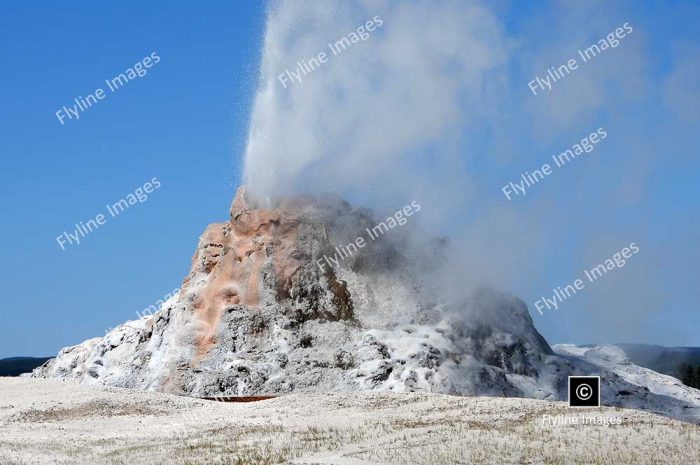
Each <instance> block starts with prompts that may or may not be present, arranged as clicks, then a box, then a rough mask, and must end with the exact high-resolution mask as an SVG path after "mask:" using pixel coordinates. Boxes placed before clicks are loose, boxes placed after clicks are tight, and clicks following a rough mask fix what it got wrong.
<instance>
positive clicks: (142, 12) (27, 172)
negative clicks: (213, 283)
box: [0, 1, 264, 357]
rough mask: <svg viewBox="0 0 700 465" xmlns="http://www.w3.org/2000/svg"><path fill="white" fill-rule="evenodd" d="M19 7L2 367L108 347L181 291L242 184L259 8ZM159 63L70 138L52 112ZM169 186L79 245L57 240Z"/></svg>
mask: <svg viewBox="0 0 700 465" xmlns="http://www.w3.org/2000/svg"><path fill="white" fill-rule="evenodd" d="M205 3H207V5H206V6H203V4H202V3H201V2H187V4H186V2H169V1H167V2H166V1H163V2H140V1H127V2H119V3H113V2H112V3H106V2H76V1H67V2H44V3H43V4H41V5H40V4H37V3H32V2H11V4H10V2H7V3H4V4H3V13H2V15H0V37H1V38H2V50H3V51H2V64H1V66H2V69H1V73H0V83H1V84H2V85H1V87H2V99H1V100H0V102H1V104H0V107H2V109H3V110H2V116H1V117H0V118H1V119H0V121H1V125H2V171H1V173H0V183H1V184H2V189H1V191H0V192H2V200H1V204H2V230H1V232H0V234H1V235H2V236H1V243H2V246H1V247H0V251H1V252H0V257H1V258H0V262H1V263H2V272H1V277H0V281H1V284H0V289H2V295H3V296H4V298H3V301H4V304H3V305H2V308H1V309H0V319H1V321H2V323H1V324H0V357H5V356H11V355H42V354H53V353H55V352H56V351H57V350H58V349H59V348H60V347H62V346H66V345H72V344H74V343H77V342H80V341H81V340H84V339H87V338H90V337H95V336H99V335H102V334H104V331H105V330H106V329H107V328H109V327H113V326H115V325H117V324H120V323H122V322H124V321H125V320H128V319H134V318H136V313H135V312H136V311H140V310H142V309H143V308H144V307H147V306H148V305H150V304H152V303H154V302H155V301H156V300H157V299H159V298H161V297H162V296H163V295H165V294H166V293H167V292H169V291H170V290H171V289H174V288H176V287H178V286H179V284H180V282H181V280H182V279H183V278H184V277H185V275H186V274H187V272H188V269H189V262H190V258H191V256H192V253H193V252H194V247H195V245H196V243H197V238H198V237H199V235H200V234H201V232H202V231H203V229H204V227H205V226H206V225H207V224H208V223H211V222H216V221H223V220H225V219H226V217H227V212H228V206H229V204H230V201H231V199H232V196H233V193H234V192H235V188H236V187H237V186H238V183H239V173H240V167H239V162H240V155H241V153H242V150H243V147H244V143H245V135H246V132H247V122H248V116H249V111H250V106H251V100H252V96H253V91H254V88H255V85H256V78H257V75H258V64H259V53H260V42H261V39H262V31H263V25H264V23H263V21H264V9H263V7H262V5H261V4H258V2H205ZM154 51H155V52H157V54H158V56H160V58H161V61H160V62H159V63H158V64H156V65H155V66H153V67H151V68H150V69H149V70H148V74H147V75H146V76H144V77H142V78H140V79H137V80H134V81H131V82H129V83H128V84H127V85H126V86H124V87H123V88H121V89H119V90H117V91H116V92H114V93H111V94H109V95H107V96H106V97H105V98H104V99H103V100H101V101H99V102H98V103H97V104H96V105H95V106H93V107H92V108H89V109H88V110H86V111H85V112H84V113H83V114H82V115H81V118H80V120H78V121H75V120H73V121H67V122H66V124H65V125H61V124H60V123H59V122H58V120H57V119H56V117H55V115H54V113H55V112H56V111H57V110H58V109H59V108H61V106H63V105H66V106H71V105H72V100H73V98H74V97H77V96H78V95H81V96H83V97H84V96H85V95H86V94H87V93H90V92H93V91H94V90H95V89H96V88H97V87H103V88H105V89H106V86H105V83H104V80H105V79H107V78H110V77H113V76H116V75H117V74H119V73H122V72H124V71H125V70H126V69H127V68H129V67H131V66H132V65H133V64H135V63H136V62H138V61H140V60H142V59H143V58H144V57H146V56H148V55H149V54H151V53H152V52H154ZM152 177H157V178H158V179H159V180H160V181H161V183H162V186H161V187H160V189H158V190H156V191H154V192H153V193H152V194H150V196H149V199H148V200H147V201H146V202H145V203H141V204H136V205H134V206H133V207H131V208H130V209H129V210H128V211H126V212H124V214H123V215H121V216H118V217H116V218H112V219H110V220H109V221H108V222H107V223H106V224H105V225H103V226H102V227H101V229H100V230H98V231H96V232H95V233H93V234H91V235H88V237H86V238H84V240H83V243H82V244H81V245H80V246H78V247H71V248H67V249H66V250H61V248H59V247H58V244H57V243H56V240H55V238H56V236H58V235H59V234H60V233H61V232H62V231H64V230H68V231H72V230H73V228H74V226H73V225H74V223H75V222H78V221H85V220H86V219H89V218H91V217H94V216H95V215H97V214H98V213H101V212H102V213H105V212H106V208H105V204H107V203H110V204H112V203H114V202H117V201H118V200H119V199H120V198H123V197H124V196H126V194H128V193H129V192H133V191H134V190H135V189H136V188H137V187H139V186H141V185H143V183H145V182H146V181H148V180H150V179H151V178H152Z"/></svg>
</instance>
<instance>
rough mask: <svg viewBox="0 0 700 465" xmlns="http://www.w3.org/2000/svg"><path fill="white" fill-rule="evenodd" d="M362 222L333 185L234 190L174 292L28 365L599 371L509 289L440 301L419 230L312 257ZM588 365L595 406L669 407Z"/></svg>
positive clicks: (149, 374) (308, 379)
mask: <svg viewBox="0 0 700 465" xmlns="http://www.w3.org/2000/svg"><path fill="white" fill-rule="evenodd" d="M376 224H377V220H376V219H375V218H374V217H373V216H372V214H371V212H369V211H367V210H362V209H356V208H353V207H351V206H350V205H349V204H348V203H346V202H344V201H342V200H339V199H330V200H329V199H324V200H319V199H312V198H294V199H288V200H284V201H281V202H279V203H278V204H277V205H275V206H274V207H271V208H256V206H255V205H251V203H250V202H249V201H248V199H247V198H246V194H245V191H244V190H243V189H239V191H238V192H237V194H236V198H235V199H234V202H233V204H232V206H231V211H230V220H229V221H228V222H226V223H216V224H211V225H209V226H208V227H207V228H206V230H205V231H204V233H203V234H202V236H201V238H200V240H199V244H198V246H197V250H196V252H195V254H194V257H193V259H192V268H191V271H190V273H189V274H188V276H187V277H186V278H185V280H184V282H183V285H182V287H181V290H180V292H179V293H178V294H177V295H175V296H173V297H172V298H171V299H169V300H168V301H167V302H165V303H164V304H163V306H162V307H161V309H160V310H159V311H158V312H157V313H156V314H154V315H152V316H148V317H144V318H142V319H140V320H137V321H131V322H127V323H125V324H124V325H122V326H119V327H117V328H115V329H114V330H112V331H111V332H110V333H108V334H107V335H106V336H105V337H102V338H96V339H91V340H88V341H85V342H83V343H82V344H79V345H77V346H74V347H69V348H66V349H63V350H62V351H61V352H60V353H59V354H58V356H57V357H56V358H55V359H53V360H51V361H50V362H48V363H47V364H45V365H44V366H43V367H41V368H39V369H37V370H35V371H34V373H33V376H35V377H52V378H62V379H72V380H78V381H81V382H85V383H101V384H105V385H111V386H119V387H129V388H137V389H148V390H157V391H164V392H170V393H176V394H187V395H192V396H200V397H204V396H217V395H224V396H252V395H266V394H280V393H289V392H292V391H305V390H306V391H308V390H314V391H318V390H321V391H327V390H333V391H343V390H345V391H348V390H357V389H365V390H392V391H422V392H439V393H447V394H459V395H493V396H515V397H534V398H539V399H552V400H555V399H565V398H566V385H567V379H566V376H567V375H569V374H572V373H582V374H586V373H595V374H600V373H601V369H600V367H596V366H595V365H592V364H589V363H586V362H585V361H575V360H570V359H566V358H561V357H559V356H557V355H555V354H554V353H553V352H552V350H551V348H550V347H549V345H548V344H547V342H546V341H545V340H544V338H543V337H542V336H541V335H540V334H539V333H538V332H537V331H536V329H535V328H534V326H533V323H532V320H531V318H530V315H529V313H528V311H527V308H526V306H525V304H524V303H523V302H522V301H520V300H519V299H517V298H515V297H512V296H510V295H507V294H502V293H499V292H495V291H492V290H485V289H483V290H479V291H477V292H474V293H473V294H472V295H470V296H469V297H468V298H464V299H462V300H461V301H459V302H445V301H444V299H442V298H441V296H440V293H439V292H437V291H436V289H435V286H433V285H432V284H430V282H431V281H430V280H427V279H426V277H428V276H431V275H432V274H433V272H434V271H436V270H437V268H438V267H439V266H440V263H441V262H442V261H441V260H440V259H439V258H440V257H441V256H442V255H444V254H445V253H447V252H446V248H447V245H446V244H445V242H444V241H426V242H424V243H420V244H418V243H416V241H415V240H414V239H412V238H409V237H408V236H407V235H406V234H405V233H404V232H403V231H401V230H400V228H397V230H396V231H392V232H391V233H390V234H386V235H384V236H382V237H377V238H376V240H373V241H369V242H368V243H367V244H366V246H365V247H364V248H362V249H361V250H358V251H357V253H352V254H345V255H344V258H343V259H342V260H338V265H337V266H331V264H330V263H329V261H327V260H325V259H324V257H328V256H334V254H335V256H336V257H338V251H339V248H340V249H342V247H343V246H345V245H347V244H350V243H351V242H353V241H355V240H356V238H357V237H360V236H362V235H363V234H364V235H365V237H366V235H367V234H366V233H364V232H365V231H367V229H368V228H372V227H374V226H375V225H376ZM603 376H604V378H605V382H606V385H605V387H604V389H603V399H604V400H605V403H606V405H619V406H623V405H627V404H629V403H630V402H629V399H630V396H632V397H633V398H635V401H634V402H633V403H632V405H634V406H635V407H640V406H641V407H642V408H647V409H649V410H652V411H660V410H662V411H664V413H667V414H669V412H671V413H670V415H672V416H676V417H682V415H681V414H680V413H678V412H681V411H682V408H683V404H682V402H681V403H679V402H680V401H676V400H674V399H670V400H667V399H659V398H658V397H659V396H656V395H655V394H653V393H649V392H648V391H646V392H645V391H644V389H642V388H639V387H637V386H634V385H631V384H630V383H628V382H626V381H624V380H623V379H621V378H620V377H618V376H616V375H615V374H614V373H603ZM620 392H624V393H625V394H624V395H622V394H620ZM669 405H670V407H669ZM659 406H661V407H659Z"/></svg>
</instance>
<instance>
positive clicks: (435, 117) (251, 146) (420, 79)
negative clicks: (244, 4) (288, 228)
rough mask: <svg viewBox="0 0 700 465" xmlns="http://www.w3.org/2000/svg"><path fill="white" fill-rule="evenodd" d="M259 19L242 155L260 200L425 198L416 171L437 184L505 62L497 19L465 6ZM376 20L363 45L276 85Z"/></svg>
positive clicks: (291, 11) (315, 9) (418, 5)
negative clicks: (258, 70)
mask: <svg viewBox="0 0 700 465" xmlns="http://www.w3.org/2000/svg"><path fill="white" fill-rule="evenodd" d="M268 15H269V17H268V22H267V31H266V35H265V42H264V50H263V56H262V83H261V88H260V90H259V92H258V95H257V97H256V99H255V105H254V110H253V115H252V123H251V129H250V135H249V140H248V146H247V150H246V155H245V176H244V179H245V183H246V185H247V186H248V189H249V190H250V192H251V193H252V194H253V195H254V196H256V197H258V198H259V199H264V198H274V197H277V196H283V195H289V194H291V193H298V192H309V191H311V192H318V191H335V192H336V193H338V194H339V195H343V196H345V197H352V195H353V193H354V192H356V191H357V190H358V189H359V190H365V191H366V190H371V191H372V192H371V196H372V198H375V199H376V198H377V197H378V196H379V197H382V196H385V195H393V194H395V193H397V192H399V193H404V194H405V193H406V190H407V189H409V188H410V187H411V185H413V187H418V188H419V189H420V190H421V192H425V191H426V190H427V191H431V190H434V189H431V188H430V187H429V186H426V176H425V173H422V175H421V176H416V173H417V172H418V171H419V170H417V169H416V168H417V167H418V166H420V165H424V167H425V168H426V170H428V171H433V172H434V173H433V174H434V175H436V176H439V175H443V174H444V175H448V173H449V170H447V169H446V168H447V166H446V165H449V164H450V163H455V162H457V161H458V160H459V157H460V156H464V153H463V152H462V149H464V145H463V141H461V140H460V139H461V138H462V129H463V128H464V126H465V125H470V124H475V123H476V122H477V121H478V120H479V117H480V116H483V115H480V114H479V111H480V110H479V109H480V108H488V105H487V104H486V103H487V102H485V98H486V97H485V93H484V90H485V89H486V88H487V87H488V86H489V84H490V77H491V76H490V75H491V74H492V73H493V72H494V71H495V70H496V69H497V68H498V67H499V66H501V65H502V64H503V63H504V61H505V58H506V54H505V50H504V49H503V44H502V42H503V41H502V37H501V34H500V31H499V26H498V23H497V21H496V19H495V18H494V17H493V15H492V14H491V13H490V12H489V11H487V10H486V9H484V8H483V7H481V6H480V5H479V4H477V3H472V2H446V1H443V2H434V1H430V2H428V1H419V2H391V3H390V2H367V1H357V0H356V1H349V2H348V1H342V2H341V1H329V2H317V3H314V4H313V6H311V5H309V4H306V3H305V2H297V1H282V2H281V3H278V4H276V5H274V6H272V7H271V8H270V10H269V13H268ZM375 16H378V17H379V18H381V20H382V22H383V25H382V27H380V28H377V29H376V30H374V31H372V32H371V33H370V35H369V37H368V38H367V39H366V40H365V41H361V42H358V43H356V44H354V45H352V47H350V48H348V49H347V50H345V51H344V52H343V53H342V54H340V55H338V56H331V57H330V58H329V60H328V63H327V64H325V65H323V66H322V67H321V68H319V69H317V70H315V71H312V72H311V73H309V74H307V75H306V76H304V77H303V80H302V82H301V83H296V82H295V83H292V84H289V85H288V87H287V88H284V86H282V84H281V83H280V81H279V80H278V76H279V75H280V74H283V73H284V72H285V70H286V69H294V68H295V66H296V63H297V61H300V60H302V59H305V60H306V61H308V60H309V58H311V57H314V56H316V55H317V54H318V53H319V52H321V51H325V52H326V53H327V54H329V55H330V51H329V48H328V45H327V44H328V43H329V42H333V43H334V42H336V41H337V40H338V39H340V38H342V37H343V36H346V35H347V34H348V33H350V32H352V31H355V30H356V29H357V28H358V27H359V26H362V25H364V24H365V23H366V22H367V21H368V20H371V19H372V18H373V17H375ZM465 108H469V111H465ZM426 154H429V157H430V159H426ZM433 179H439V177H435V178H433ZM416 183H417V184H416ZM426 188H427V189H426ZM421 196H422V194H421ZM402 197H403V196H402ZM365 200H366V199H365Z"/></svg>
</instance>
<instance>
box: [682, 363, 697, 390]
mask: <svg viewBox="0 0 700 465" xmlns="http://www.w3.org/2000/svg"><path fill="white" fill-rule="evenodd" d="M678 379H680V380H681V381H683V384H685V385H686V386H690V387H694V388H695V389H700V365H696V366H693V365H691V364H690V363H681V365H680V366H679V367H678Z"/></svg>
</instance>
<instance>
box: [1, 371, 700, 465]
mask: <svg viewBox="0 0 700 465" xmlns="http://www.w3.org/2000/svg"><path fill="white" fill-rule="evenodd" d="M544 415H565V416H567V417H571V416H577V415H584V416H600V415H607V416H620V417H621V419H622V425H619V426H618V425H614V426H604V425H595V424H594V425H575V426H572V425H570V426H552V425H551V424H545V423H544V422H543V419H544V418H548V417H544ZM698 444H700V427H699V426H697V425H692V424H689V423H683V422H679V421H676V420H670V419H668V418H665V417H661V416H657V415H652V414H648V413H644V412H641V411H634V410H620V409H612V408H602V409H572V408H569V407H567V406H566V405H565V404H564V403H562V402H546V401H539V400H529V399H504V398H486V397H478V398H466V397H453V396H446V395H438V394H406V393H402V394H399V393H389V392H366V391H363V392H357V393H335V394H295V395H289V396H285V397H280V398H276V399H271V400H265V401H260V402H254V403H245V404H231V403H227V404H224V403H218V402H210V401H201V400H195V399H191V398H184V397H172V396H168V395H164V394H157V393H145V392H137V391H127V390H118V389H105V388H97V387H89V386H85V385H78V384H72V383H68V382H62V381H55V380H47V379H28V378H0V465H6V464H30V463H32V464H33V463H37V464H47V463H71V464H73V463H81V464H82V463H86V464H130V465H131V464H134V465H137V464H160V463H167V464H173V465H178V464H182V465H185V464H187V465H194V464H270V463H297V464H301V463H306V464H313V463H326V464H339V465H355V464H405V463H412V464H413V463H415V464H441V465H442V464H450V463H460V464H462V463H477V464H481V463H497V464H510V463H513V464H516V463H517V464H540V463H542V464H560V463H561V464H584V463H585V464H590V463H594V464H632V463H634V464H652V463H653V464H666V463H668V464H694V463H700V447H699V446H698Z"/></svg>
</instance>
